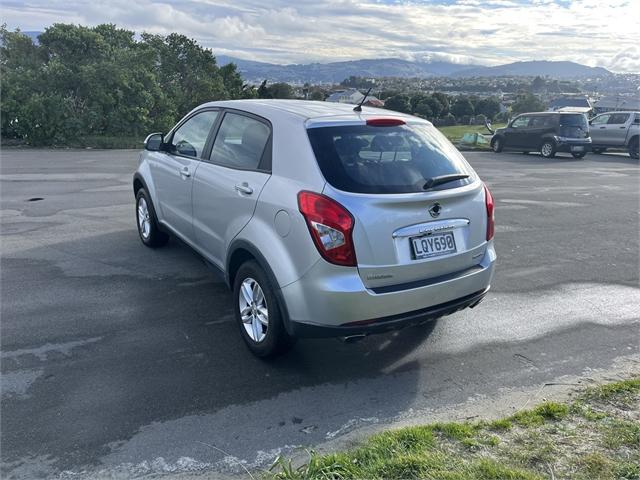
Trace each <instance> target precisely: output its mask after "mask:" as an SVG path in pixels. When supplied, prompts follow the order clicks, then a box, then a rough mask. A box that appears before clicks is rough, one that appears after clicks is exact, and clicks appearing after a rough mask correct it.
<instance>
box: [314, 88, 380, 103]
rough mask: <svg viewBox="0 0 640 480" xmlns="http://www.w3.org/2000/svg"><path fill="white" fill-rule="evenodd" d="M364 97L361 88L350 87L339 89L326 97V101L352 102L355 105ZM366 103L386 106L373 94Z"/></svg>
mask: <svg viewBox="0 0 640 480" xmlns="http://www.w3.org/2000/svg"><path fill="white" fill-rule="evenodd" d="M363 98H364V95H363V94H362V92H360V90H357V89H355V88H350V89H348V90H339V91H337V92H334V93H332V94H331V95H329V96H328V97H327V98H326V100H325V102H334V103H351V104H353V105H357V104H358V103H360V102H361V101H362V99H363ZM364 105H367V106H369V107H384V102H383V101H382V100H380V99H379V98H377V97H374V96H373V95H369V96H368V97H367V100H366V101H365V102H364Z"/></svg>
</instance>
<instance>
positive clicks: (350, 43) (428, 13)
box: [0, 0, 640, 73]
mask: <svg viewBox="0 0 640 480" xmlns="http://www.w3.org/2000/svg"><path fill="white" fill-rule="evenodd" d="M0 5H1V7H0V8H1V9H2V14H1V15H2V22H4V23H7V26H8V27H9V28H16V27H19V28H20V29H22V30H24V31H32V30H35V31H41V30H44V28H45V27H46V26H48V25H51V24H52V23H55V22H66V23H79V24H83V25H96V24H99V23H115V24H117V25H118V26H120V27H126V28H129V29H132V30H135V31H137V32H140V31H143V30H146V31H149V32H154V33H165V34H166V33H169V32H174V31H175V32H180V33H184V34H186V35H188V36H190V37H193V38H195V39H197V40H198V41H199V42H200V43H202V44H203V45H205V46H207V47H211V48H212V49H213V51H214V53H215V54H225V55H232V56H236V57H240V58H244V59H248V60H258V61H264V62H273V63H308V62H312V61H320V62H329V61H336V60H351V59H359V58H383V57H400V58H406V59H416V60H419V59H422V60H428V59H433V60H448V61H454V62H459V63H479V64H485V65H494V64H500V63H508V62H512V61H518V60H572V61H575V62H580V63H583V64H586V65H590V66H602V67H605V68H608V69H610V70H612V71H616V72H631V73H640V28H639V27H638V25H639V19H640V0H488V1H482V0H412V1H404V0H297V1H293V0H175V1H170V0H165V1H161V0H101V1H95V0H87V1H81V0H28V1H15V0H13V1H12V0H1V1H0Z"/></svg>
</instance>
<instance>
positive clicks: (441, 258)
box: [133, 100, 496, 356]
mask: <svg viewBox="0 0 640 480" xmlns="http://www.w3.org/2000/svg"><path fill="white" fill-rule="evenodd" d="M133 188H134V193H135V197H136V214H137V220H138V231H139V234H140V238H141V240H142V242H143V243H144V244H145V245H147V246H150V247H158V246H161V245H162V244H164V243H165V242H166V241H167V239H168V234H171V235H175V236H177V237H179V238H180V239H182V240H183V241H184V242H186V243H187V244H189V245H190V246H191V247H192V248H193V249H194V250H195V251H196V252H198V253H199V254H200V255H202V257H204V258H205V259H206V260H207V261H208V262H209V263H210V264H212V265H214V266H215V267H216V268H217V269H219V270H220V271H221V272H222V274H223V275H224V277H225V279H226V281H227V283H228V285H229V287H230V288H231V289H232V291H233V302H234V305H235V310H236V312H235V313H236V318H237V322H238V326H239V330H240V332H241V334H242V337H243V339H244V340H245V342H246V344H247V345H248V346H249V348H250V349H251V350H252V351H253V352H254V353H255V354H256V355H259V356H269V355H275V354H277V353H278V352H282V351H283V350H285V349H286V348H287V347H288V346H290V345H291V344H292V340H293V339H295V338H296V337H301V336H342V337H354V336H362V335H366V334H369V333H376V332H385V331H388V330H392V329H397V328H401V327H404V326H407V325H413V324H418V323H422V322H425V321H428V320H432V319H435V318H438V317H441V316H443V315H448V314H451V313H453V312H456V311H458V310H460V309H463V308H466V307H474V306H475V305H477V304H478V303H479V302H480V301H481V300H482V299H483V297H484V296H485V294H486V293H487V291H488V289H489V284H490V283H491V278H492V276H493V268H494V262H495V259H496V254H495V250H494V246H493V233H494V219H493V209H494V204H493V199H492V197H491V194H490V193H489V190H488V189H487V187H486V186H485V184H484V183H483V182H482V181H481V180H480V178H479V177H478V175H477V174H476V173H475V172H474V171H473V169H472V168H471V166H470V165H469V164H468V163H467V162H466V161H465V159H464V157H463V156H462V155H461V154H460V152H458V150H456V148H455V147H454V146H453V145H452V144H451V143H450V142H449V141H448V140H447V139H446V138H445V137H444V136H443V135H442V134H441V133H440V132H438V130H437V129H435V128H434V127H433V125H431V123H429V122H427V121H425V120H423V119H420V118H416V117H412V116H410V115H404V114H400V113H395V112H392V111H388V110H380V109H375V108H368V107H362V109H361V110H360V111H358V109H357V108H355V109H354V107H353V106H352V105H351V106H350V105H345V104H338V103H325V102H307V101H297V100H237V101H224V102H212V103H207V104H204V105H201V106H199V107H197V108H196V109H194V110H193V111H192V112H190V113H189V114H188V115H186V116H185V117H184V118H183V119H182V120H181V121H180V122H179V123H178V124H177V125H176V126H175V127H174V128H173V129H172V130H171V131H170V132H169V133H167V134H165V135H163V134H152V135H150V136H149V137H148V138H147V140H146V142H145V150H144V151H143V152H142V154H141V155H140V162H139V166H138V169H137V171H136V173H135V175H134V179H133Z"/></svg>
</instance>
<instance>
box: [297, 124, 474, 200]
mask: <svg viewBox="0 0 640 480" xmlns="http://www.w3.org/2000/svg"><path fill="white" fill-rule="evenodd" d="M307 133H308V135H309V140H310V142H311V146H312V148H313V152H314V153H315V156H316V159H317V161H318V165H319V166H320V170H321V171H322V174H323V175H324V177H325V179H326V180H327V181H328V182H329V183H330V184H331V185H332V186H334V187H335V188H337V189H339V190H343V191H346V192H354V193H409V192H422V191H424V185H425V183H426V181H427V180H428V179H430V178H432V177H438V176H441V175H455V174H466V175H469V178H466V179H462V180H455V181H452V182H449V183H446V184H442V185H440V186H439V187H436V188H438V189H446V188H453V187H459V186H461V185H466V184H468V183H471V181H473V178H471V176H472V175H473V171H472V170H471V168H470V167H469V166H468V165H467V163H466V162H465V161H464V159H463V157H462V155H460V153H459V152H458V151H457V150H456V149H455V147H454V146H453V145H451V143H450V142H449V141H448V140H447V139H446V138H445V137H444V136H443V135H442V134H441V133H440V132H438V131H437V130H436V129H435V128H434V127H432V126H429V125H411V126H409V125H399V126H384V127H378V126H371V125H348V126H337V127H319V128H311V129H308V130H307Z"/></svg>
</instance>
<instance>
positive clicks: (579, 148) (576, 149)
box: [571, 147, 584, 152]
mask: <svg viewBox="0 0 640 480" xmlns="http://www.w3.org/2000/svg"><path fill="white" fill-rule="evenodd" d="M571 151H572V152H584V147H571Z"/></svg>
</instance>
